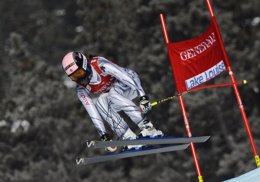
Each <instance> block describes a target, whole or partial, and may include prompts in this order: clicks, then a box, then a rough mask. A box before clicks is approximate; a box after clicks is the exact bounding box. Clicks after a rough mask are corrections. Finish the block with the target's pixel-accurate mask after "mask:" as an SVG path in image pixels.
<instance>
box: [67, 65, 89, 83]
mask: <svg viewBox="0 0 260 182" xmlns="http://www.w3.org/2000/svg"><path fill="white" fill-rule="evenodd" d="M69 77H70V78H71V79H72V80H73V81H75V82H77V83H79V84H83V85H87V84H89V82H90V79H91V77H92V74H91V73H89V74H88V73H87V72H86V71H85V70H84V69H83V68H79V69H77V70H76V71H75V72H74V73H72V74H71V75H70V76H69Z"/></svg>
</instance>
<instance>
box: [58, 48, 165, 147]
mask: <svg viewBox="0 0 260 182" xmlns="http://www.w3.org/2000/svg"><path fill="white" fill-rule="evenodd" d="M62 65H63V68H64V70H65V72H66V73H67V75H68V76H69V77H70V78H71V79H72V80H73V81H75V82H76V83H77V87H76V91H77V95H78V98H79V100H80V101H81V102H82V104H83V106H84V107H85V109H86V111H87V112H88V114H89V116H90V117H91V119H92V122H93V123H94V126H95V127H96V129H97V131H98V133H99V135H100V136H101V139H102V140H111V138H110V136H109V135H108V134H107V132H106V129H105V126H104V123H103V120H102V118H103V119H104V120H105V121H106V122H107V123H108V124H109V126H110V127H111V129H112V130H113V131H114V132H115V133H116V135H117V136H118V137H119V138H120V139H123V140H125V139H135V138H136V137H137V136H136V134H135V133H134V132H133V131H132V130H131V129H130V128H129V127H128V125H127V123H126V122H125V121H124V119H123V118H122V117H121V116H120V115H119V114H118V112H119V111H123V112H124V113H125V114H127V115H128V116H129V117H130V119H131V120H132V121H133V122H134V123H135V124H136V125H137V126H138V127H139V128H140V130H141V132H140V135H141V136H143V137H146V136H149V137H155V136H163V133H162V131H160V130H157V129H155V128H154V126H153V124H152V123H151V121H149V120H148V119H147V118H146V117H145V115H146V114H147V113H148V112H149V111H150V110H151V108H152V107H151V104H150V102H149V100H148V97H147V96H146V95H145V92H144V90H143V88H142V86H141V83H140V79H139V77H138V75H137V73H136V72H134V71H132V70H130V69H126V68H122V67H120V66H118V65H116V64H114V63H112V62H111V61H109V60H107V59H105V58H104V57H99V56H96V57H93V56H90V57H88V58H87V57H86V56H85V55H84V54H82V53H80V52H69V53H68V54H66V55H65V57H64V58H63V60H62ZM137 97H139V101H140V107H138V106H136V105H135V103H134V102H133V101H132V100H133V99H135V98H137ZM101 116H102V118H101ZM131 147H137V146H128V148H131ZM106 150H108V151H114V149H113V148H111V147H108V148H106Z"/></svg>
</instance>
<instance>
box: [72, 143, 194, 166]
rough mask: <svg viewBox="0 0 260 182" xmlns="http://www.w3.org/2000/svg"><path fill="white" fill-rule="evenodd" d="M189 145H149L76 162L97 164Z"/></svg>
mask: <svg viewBox="0 0 260 182" xmlns="http://www.w3.org/2000/svg"><path fill="white" fill-rule="evenodd" d="M189 145H190V144H181V145H173V146H167V147H152V148H149V147H147V148H141V149H137V150H127V151H124V152H119V153H114V154H107V155H103V156H96V157H90V158H77V159H76V164H77V165H89V164H95V163H100V162H106V161H114V160H118V159H124V158H130V157H137V156H142V155H149V154H156V153H163V152H172V151H179V150H185V149H186V148H188V146H189Z"/></svg>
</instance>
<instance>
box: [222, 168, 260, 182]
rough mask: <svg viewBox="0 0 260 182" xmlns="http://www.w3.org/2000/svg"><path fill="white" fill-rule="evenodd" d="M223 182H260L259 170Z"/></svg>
mask: <svg viewBox="0 0 260 182" xmlns="http://www.w3.org/2000/svg"><path fill="white" fill-rule="evenodd" d="M224 182H260V168H258V169H255V170H253V171H250V172H248V173H246V174H243V175H241V176H239V177H236V178H233V179H230V180H227V181H224Z"/></svg>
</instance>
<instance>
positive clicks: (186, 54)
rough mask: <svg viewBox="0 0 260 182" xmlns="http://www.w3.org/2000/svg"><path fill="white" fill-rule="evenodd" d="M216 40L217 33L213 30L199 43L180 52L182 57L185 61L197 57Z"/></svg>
mask: <svg viewBox="0 0 260 182" xmlns="http://www.w3.org/2000/svg"><path fill="white" fill-rule="evenodd" d="M214 42H216V38H215V34H214V32H212V33H211V34H210V35H209V36H208V37H207V38H206V39H205V40H204V41H203V42H201V43H200V44H199V45H197V46H195V47H193V48H191V49H187V50H185V51H182V52H180V58H181V60H183V61H186V60H189V59H191V58H194V57H196V56H197V55H198V54H201V53H203V52H204V51H206V50H207V49H208V48H210V47H211V46H212V45H213V44H214Z"/></svg>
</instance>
